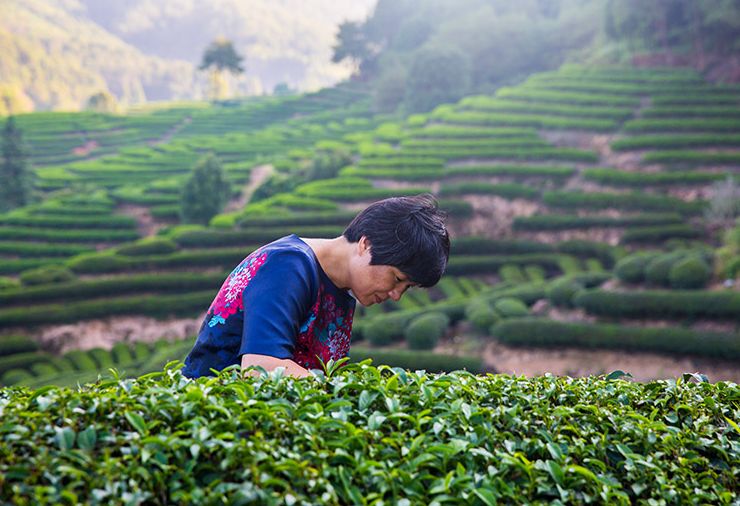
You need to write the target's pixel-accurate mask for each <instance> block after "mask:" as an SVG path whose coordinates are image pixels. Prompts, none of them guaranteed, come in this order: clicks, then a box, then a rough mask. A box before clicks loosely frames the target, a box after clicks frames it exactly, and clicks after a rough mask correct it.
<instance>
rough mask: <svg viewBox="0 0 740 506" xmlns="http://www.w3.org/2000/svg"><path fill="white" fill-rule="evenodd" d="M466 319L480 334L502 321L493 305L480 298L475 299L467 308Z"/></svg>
mask: <svg viewBox="0 0 740 506" xmlns="http://www.w3.org/2000/svg"><path fill="white" fill-rule="evenodd" d="M465 318H466V319H467V320H468V321H469V322H470V323H472V324H473V326H474V327H475V329H476V330H478V331H479V332H487V331H488V329H489V328H491V325H493V324H494V323H496V322H497V321H498V320H499V319H501V317H500V316H499V315H498V314H497V313H496V312H495V311H494V310H493V307H491V304H489V303H488V301H486V300H484V299H480V298H474V299H473V300H471V301H470V302H469V303H468V304H467V305H466V306H465Z"/></svg>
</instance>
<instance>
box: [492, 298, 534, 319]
mask: <svg viewBox="0 0 740 506" xmlns="http://www.w3.org/2000/svg"><path fill="white" fill-rule="evenodd" d="M493 309H494V310H496V312H497V313H498V314H500V315H501V317H502V318H517V317H520V316H527V315H528V314H529V309H527V305H526V304H524V302H522V301H521V300H519V299H515V298H513V297H504V298H503V299H499V300H497V301H496V302H494V303H493Z"/></svg>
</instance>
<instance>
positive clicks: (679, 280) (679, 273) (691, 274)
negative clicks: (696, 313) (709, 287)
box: [668, 255, 712, 289]
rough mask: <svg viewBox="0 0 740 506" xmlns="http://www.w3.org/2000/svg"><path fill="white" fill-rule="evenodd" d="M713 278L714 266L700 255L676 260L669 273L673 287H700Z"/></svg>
mask: <svg viewBox="0 0 740 506" xmlns="http://www.w3.org/2000/svg"><path fill="white" fill-rule="evenodd" d="M711 278H712V268H711V267H710V266H709V265H708V264H707V263H706V262H705V261H704V260H702V259H701V258H699V257H698V256H694V255H692V256H689V257H687V258H684V259H683V260H680V261H678V262H676V263H675V264H674V265H673V266H672V267H671V270H670V272H669V273H668V280H669V281H670V283H671V287H673V288H677V289H698V288H703V287H704V285H706V284H707V282H709V280H710V279H711Z"/></svg>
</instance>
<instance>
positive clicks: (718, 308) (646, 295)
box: [574, 290, 740, 320]
mask: <svg viewBox="0 0 740 506" xmlns="http://www.w3.org/2000/svg"><path fill="white" fill-rule="evenodd" d="M574 302H575V305H576V306H577V307H580V308H583V309H584V310H585V311H586V312H587V313H589V314H593V315H596V316H608V317H613V318H651V319H655V318H724V319H731V320H732V319H734V320H740V292H735V291H731V290H725V291H706V290H643V291H639V292H613V291H606V290H583V291H581V292H579V293H578V294H577V295H576V296H575V299H574Z"/></svg>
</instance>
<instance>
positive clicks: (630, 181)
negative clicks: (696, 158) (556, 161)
mask: <svg viewBox="0 0 740 506" xmlns="http://www.w3.org/2000/svg"><path fill="white" fill-rule="evenodd" d="M582 175H583V178H584V179H590V180H592V181H597V182H599V183H603V184H608V185H614V186H637V187H644V186H655V185H674V184H676V185H692V184H706V183H711V182H713V181H718V180H721V179H724V178H725V177H726V175H725V174H716V173H709V172H692V171H681V172H676V171H672V172H628V171H624V170H618V169H586V170H584V171H583V173H582Z"/></svg>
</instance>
